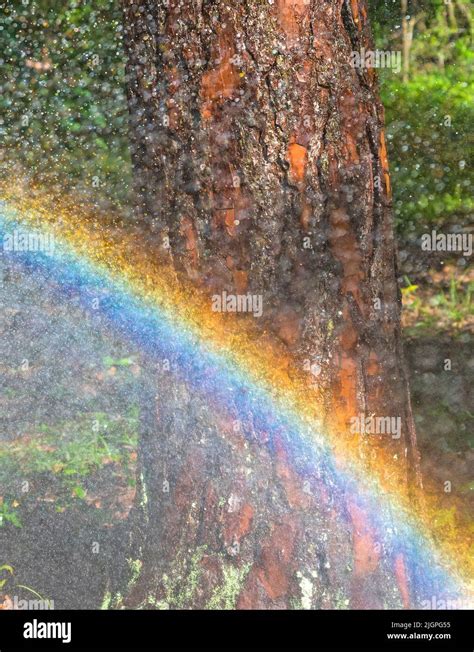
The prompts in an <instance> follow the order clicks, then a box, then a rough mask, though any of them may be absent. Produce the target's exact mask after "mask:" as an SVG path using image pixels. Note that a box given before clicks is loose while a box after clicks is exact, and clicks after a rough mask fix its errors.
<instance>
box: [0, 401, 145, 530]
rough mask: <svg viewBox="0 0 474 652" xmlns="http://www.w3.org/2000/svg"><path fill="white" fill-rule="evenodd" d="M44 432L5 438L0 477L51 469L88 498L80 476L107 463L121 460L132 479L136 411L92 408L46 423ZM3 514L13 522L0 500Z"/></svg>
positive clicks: (1, 479)
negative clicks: (109, 412) (116, 414)
mask: <svg viewBox="0 0 474 652" xmlns="http://www.w3.org/2000/svg"><path fill="white" fill-rule="evenodd" d="M94 424H96V426H97V427H96V428H95V427H94ZM40 432H41V434H38V435H37V436H35V437H33V438H31V439H28V440H26V441H22V440H16V441H14V442H10V443H7V442H5V443H2V445H1V446H0V462H1V463H0V482H5V483H6V481H7V479H8V477H15V476H19V475H20V474H21V477H23V478H31V477H33V476H35V475H37V474H44V473H47V474H52V475H54V476H55V477H56V478H58V479H59V480H60V482H61V484H62V485H63V486H64V487H65V488H66V489H67V490H68V491H69V492H71V493H72V495H73V496H75V497H77V498H79V499H84V498H85V497H86V491H85V489H84V488H83V486H82V485H81V483H80V480H81V479H82V478H86V477H87V476H89V475H90V474H91V473H93V472H94V471H96V470H98V469H100V468H102V467H104V466H106V465H108V464H116V465H120V470H121V472H124V473H125V474H126V475H127V477H129V480H130V481H131V480H132V479H133V477H134V474H133V469H132V468H131V464H130V454H131V453H132V452H133V451H135V449H136V445H137V434H136V432H137V417H136V412H135V411H131V412H130V414H129V415H128V417H127V418H125V419H117V420H114V421H110V420H108V419H107V417H106V416H105V415H103V414H93V415H90V416H89V417H87V418H83V419H81V421H80V422H79V423H78V422H73V423H66V424H61V425H59V426H56V427H54V428H52V427H49V426H43V427H42V428H41V429H40ZM2 508H3V510H4V511H3V512H2ZM5 510H7V511H6V512H5ZM0 514H3V516H4V518H5V520H9V521H11V522H13V523H14V521H13V520H12V518H13V517H12V513H11V511H10V510H8V508H7V507H6V503H4V504H3V505H2V506H0ZM14 524H15V523H14Z"/></svg>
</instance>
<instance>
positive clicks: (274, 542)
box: [257, 516, 297, 600]
mask: <svg viewBox="0 0 474 652" xmlns="http://www.w3.org/2000/svg"><path fill="white" fill-rule="evenodd" d="M296 536H297V528H296V526H295V523H294V520H293V519H292V518H291V517H290V516H288V517H286V518H285V521H284V522H283V523H280V524H278V525H276V526H275V527H274V528H273V531H272V534H271V536H270V538H269V541H268V543H267V544H266V545H265V547H264V548H263V550H262V553H261V559H262V564H261V566H260V567H259V568H258V570H257V576H258V579H259V581H260V583H261V584H262V586H263V588H264V589H265V592H266V594H267V595H268V597H269V598H271V599H272V600H277V599H278V598H280V597H282V596H284V595H285V594H286V593H287V592H288V587H289V583H290V577H291V574H292V570H291V568H290V561H291V560H292V558H293V551H294V548H295V541H296Z"/></svg>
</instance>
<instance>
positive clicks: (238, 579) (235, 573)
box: [206, 564, 251, 609]
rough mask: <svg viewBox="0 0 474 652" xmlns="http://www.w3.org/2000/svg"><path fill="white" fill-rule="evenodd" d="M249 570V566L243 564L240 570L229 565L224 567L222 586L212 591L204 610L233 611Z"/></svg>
mask: <svg viewBox="0 0 474 652" xmlns="http://www.w3.org/2000/svg"><path fill="white" fill-rule="evenodd" d="M250 568H251V564H245V565H244V566H242V567H241V568H236V567H235V566H232V565H230V564H229V565H226V566H224V568H223V575H224V580H223V583H222V586H218V587H217V588H216V589H214V593H213V594H212V597H211V599H210V600H209V602H208V603H207V605H206V609H235V608H236V603H237V598H238V597H239V594H240V592H241V590H242V585H243V583H244V580H245V578H246V577H247V575H248V572H249V570H250Z"/></svg>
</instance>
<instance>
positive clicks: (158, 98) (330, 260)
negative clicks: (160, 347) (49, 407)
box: [116, 0, 419, 608]
mask: <svg viewBox="0 0 474 652" xmlns="http://www.w3.org/2000/svg"><path fill="white" fill-rule="evenodd" d="M123 9H124V35H125V44H126V50H127V57H128V66H127V78H128V97H129V108H130V132H131V143H132V159H133V165H134V172H135V183H136V188H135V190H136V198H137V216H138V222H139V224H140V225H141V227H142V228H143V230H144V232H146V237H148V238H151V239H153V240H154V241H158V242H160V243H161V244H162V248H163V255H166V256H168V257H169V258H170V260H171V261H172V264H173V265H174V267H175V268H176V270H177V271H178V272H179V273H182V274H184V275H185V276H186V277H187V278H188V279H189V281H190V282H191V283H193V284H195V285H196V286H197V287H198V288H199V289H200V290H201V291H203V292H205V293H207V294H208V295H209V296H213V295H216V294H220V293H221V292H223V291H226V292H228V293H229V294H231V295H243V294H246V293H251V294H252V295H258V296H261V297H263V316H262V318H261V322H260V325H261V329H262V333H263V332H265V333H271V334H272V337H273V338H275V341H278V342H279V343H280V344H281V346H283V347H285V350H287V351H288V352H289V354H290V355H291V356H292V357H293V358H294V359H295V360H297V361H298V363H299V364H300V365H301V368H304V366H305V365H308V364H309V365H310V366H311V365H316V368H317V369H318V373H319V375H318V378H317V388H318V389H317V391H318V393H319V397H320V401H321V405H322V406H323V408H322V411H323V413H322V415H321V416H322V418H323V420H324V419H325V420H326V422H327V423H328V424H329V423H331V424H332V427H340V428H346V429H347V426H348V422H349V421H350V419H351V418H352V417H354V416H357V415H359V414H364V415H367V416H369V415H371V414H375V415H381V416H399V417H400V418H401V423H402V436H401V438H400V439H399V440H395V439H388V438H386V437H374V438H373V439H372V440H371V442H370V445H369V446H367V443H366V442H364V443H362V442H361V445H360V455H361V456H362V457H364V456H365V457H367V458H370V457H373V458H376V457H377V456H378V455H379V451H381V450H382V449H383V450H384V452H385V453H386V452H387V449H388V450H389V452H390V453H391V454H392V457H396V458H397V466H398V470H399V471H400V475H401V476H402V477H403V482H404V483H405V484H406V488H407V491H408V489H409V487H410V486H413V485H416V484H417V483H419V476H418V459H417V448H416V439H415V432H414V427H413V420H412V415H411V408H410V399H409V393H408V385H407V380H406V374H405V371H404V368H403V352H402V344H401V334H400V295H399V290H398V285H397V259H396V244H395V240H394V233H393V225H392V215H391V191H390V177H389V170H388V162H387V151H386V143H385V137H384V131H383V124H384V116H383V108H382V105H381V103H380V100H379V95H378V90H377V83H376V79H375V75H374V71H373V70H366V69H356V68H354V67H353V66H352V65H351V57H352V52H353V51H359V50H360V49H361V48H363V47H364V48H366V50H370V49H373V47H372V41H371V36H370V26H369V22H368V17H367V7H366V2H365V0H275V1H274V2H261V1H258V0H234V1H233V2H232V3H229V2H220V1H218V0H215V1H212V2H211V1H206V0H201V1H198V0H167V1H166V2H165V1H160V0H133V1H132V0H124V1H123ZM242 318H243V317H242ZM157 388H158V391H157V390H156V389H155V390H152V389H150V388H144V390H143V397H142V399H143V400H142V405H143V406H144V407H143V415H142V433H141V443H140V454H139V471H140V486H139V491H138V494H137V505H136V514H135V516H136V519H137V520H136V523H135V525H134V529H133V535H134V541H135V546H136V547H135V550H136V556H137V558H138V559H139V562H140V563H139V570H140V572H139V573H136V576H135V578H134V579H133V581H132V582H131V583H130V586H129V589H128V590H127V591H126V592H125V595H124V597H123V598H122V599H120V600H118V601H117V602H116V606H122V605H126V606H129V607H137V606H145V605H148V606H149V607H153V606H155V607H156V606H159V607H160V606H161V607H163V606H165V607H166V606H170V607H177V608H188V607H193V608H202V607H208V608H212V607H224V608H233V607H237V608H291V607H301V606H304V607H312V608H326V607H327V608H335V607H340V606H349V605H350V606H353V607H383V606H400V605H405V606H408V604H409V603H410V600H411V597H410V595H409V587H407V581H406V576H405V572H404V569H403V568H402V567H401V566H400V564H401V562H400V559H398V560H395V559H393V558H386V559H384V558H383V557H382V556H380V555H379V554H378V553H376V552H375V549H376V542H375V541H373V540H372V539H371V535H370V532H369V531H368V528H367V526H366V520H365V514H364V513H363V511H362V510H360V509H359V507H357V506H356V505H353V504H350V503H349V501H348V499H347V500H343V499H340V497H339V499H338V497H335V496H328V495H326V496H323V493H322V492H320V493H318V492H317V491H316V492H310V493H307V492H305V491H304V490H303V483H302V478H301V477H300V476H299V474H298V471H297V470H296V469H295V468H294V467H293V466H292V464H291V461H290V460H289V459H288V457H287V453H286V451H285V448H284V447H283V446H281V445H280V442H279V440H278V436H277V435H271V441H267V440H265V438H264V437H263V436H262V433H259V432H257V431H256V429H255V428H254V427H253V426H252V420H251V415H240V417H239V418H240V419H241V421H242V423H243V424H244V425H243V426H242V430H245V436H243V434H242V431H241V430H239V428H237V430H236V429H235V428H233V427H232V421H229V419H228V418H227V419H226V418H225V417H219V413H218V410H217V408H216V409H215V410H214V409H213V406H212V405H211V406H209V405H207V407H206V405H205V404H203V403H202V399H201V398H198V397H197V396H196V395H193V393H192V391H191V390H190V389H189V388H188V387H187V386H186V385H185V384H184V383H183V382H179V381H177V380H176V381H175V382H173V383H172V384H171V385H168V386H166V385H165V383H164V382H162V381H161V380H160V379H159V378H158V380H157ZM146 392H148V394H147V393H146ZM155 393H157V394H159V397H158V398H156V397H155ZM203 433H205V437H204V435H203ZM168 490H169V491H168ZM137 515H138V516H137ZM341 522H343V523H345V524H346V525H345V527H342V526H341ZM394 584H395V586H396V587H398V588H397V590H396V591H395V592H394V590H393V585H394Z"/></svg>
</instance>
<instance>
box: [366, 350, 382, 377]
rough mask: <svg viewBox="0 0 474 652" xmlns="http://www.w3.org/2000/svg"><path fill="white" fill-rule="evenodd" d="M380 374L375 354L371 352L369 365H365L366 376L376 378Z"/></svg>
mask: <svg viewBox="0 0 474 652" xmlns="http://www.w3.org/2000/svg"><path fill="white" fill-rule="evenodd" d="M379 373H380V366H379V362H378V360H377V354H376V353H375V351H371V353H370V356H369V363H368V365H367V375H368V376H377V375H378V374H379Z"/></svg>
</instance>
